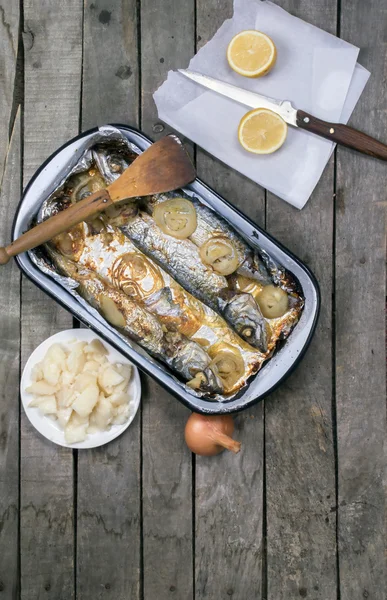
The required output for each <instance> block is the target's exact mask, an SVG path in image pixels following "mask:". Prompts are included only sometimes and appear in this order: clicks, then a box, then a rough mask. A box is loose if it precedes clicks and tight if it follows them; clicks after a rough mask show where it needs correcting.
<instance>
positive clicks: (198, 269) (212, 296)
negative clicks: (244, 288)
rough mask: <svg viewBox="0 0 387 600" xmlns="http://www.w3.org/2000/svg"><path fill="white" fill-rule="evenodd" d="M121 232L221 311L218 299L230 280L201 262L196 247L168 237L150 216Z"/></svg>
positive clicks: (131, 222) (130, 223)
mask: <svg viewBox="0 0 387 600" xmlns="http://www.w3.org/2000/svg"><path fill="white" fill-rule="evenodd" d="M120 229H121V231H122V232H123V233H124V234H125V235H127V236H128V238H129V239H130V240H131V241H132V242H133V243H134V244H135V246H137V248H139V249H140V250H141V251H142V252H144V254H146V255H147V256H150V257H151V258H152V259H153V260H155V261H156V262H157V263H158V264H159V265H160V266H161V267H162V268H163V269H164V270H165V271H167V273H169V275H170V276H171V277H173V278H174V279H176V281H178V282H179V283H180V285H182V286H183V287H184V288H185V289H186V290H188V291H189V292H190V293H191V294H192V295H193V296H196V298H199V300H201V301H202V302H204V303H205V304H208V306H210V307H211V308H212V309H213V310H219V307H218V296H219V294H220V292H221V291H222V290H224V289H226V288H227V279H226V278H225V277H223V276H222V275H218V274H217V273H215V272H214V271H213V270H212V269H211V268H209V267H207V266H206V265H204V264H203V263H202V262H201V260H200V257H199V251H198V248H197V246H195V244H193V243H192V242H191V241H190V240H178V239H176V238H173V237H171V236H169V235H165V234H164V233H163V232H162V231H161V229H159V227H158V226H157V225H156V223H155V222H154V220H153V219H152V217H150V216H149V215H148V214H147V213H140V215H138V216H137V217H135V218H133V219H129V220H128V221H127V223H126V224H125V225H124V226H122V227H120Z"/></svg>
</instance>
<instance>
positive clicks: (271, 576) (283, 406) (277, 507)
mask: <svg viewBox="0 0 387 600" xmlns="http://www.w3.org/2000/svg"><path fill="white" fill-rule="evenodd" d="M279 4H280V5H281V6H282V7H283V8H285V9H287V10H289V11H290V12H291V13H293V14H295V15H296V16H298V17H301V18H303V19H305V20H306V21H308V22H311V23H313V24H315V25H317V26H318V27H321V28H322V29H326V30H328V31H330V32H331V33H335V30H336V2H332V1H331V0H325V1H323V2H313V3H311V2H307V0H301V1H299V0H297V1H295V0H294V1H293V0H282V1H281V2H279ZM333 176H334V171H333V160H332V161H331V162H330V164H329V166H328V167H327V169H326V171H325V172H324V175H323V177H322V179H321V181H320V183H319V185H318V187H317V188H316V191H315V192H314V194H313V197H312V198H311V199H310V201H309V203H308V204H307V206H306V207H305V208H304V209H303V210H302V211H301V212H300V211H298V210H296V209H294V208H292V207H290V206H288V205H287V204H285V203H284V202H283V201H281V200H279V199H278V198H276V197H274V196H273V195H271V194H269V195H268V201H267V228H268V231H269V232H270V233H272V234H273V235H274V236H276V237H277V238H278V239H279V240H280V241H281V242H282V243H284V244H285V246H287V247H288V248H290V249H291V250H292V251H294V253H295V254H296V255H297V256H299V257H300V258H301V259H302V260H304V261H305V262H306V263H307V264H308V265H309V266H310V267H311V269H312V270H313V271H314V273H315V275H316V277H317V279H318V281H319V283H320V287H321V294H322V310H321V316H320V322H319V326H318V330H317V333H316V336H315V339H314V341H313V343H312V345H311V347H310V349H309V351H308V353H307V355H306V357H305V359H304V361H303V363H302V365H301V366H300V367H299V368H298V370H297V371H296V373H295V374H294V375H292V376H291V377H290V379H289V380H288V381H287V382H286V383H285V384H284V385H282V386H281V388H280V389H279V390H278V392H277V393H275V394H273V395H272V396H271V397H270V398H269V399H268V400H267V402H266V416H265V424H266V429H265V436H266V473H267V479H266V490H267V552H268V556H267V569H268V573H267V579H268V581H267V586H268V599H269V600H281V599H285V598H286V599H288V598H298V597H308V598H313V600H331V599H332V598H336V588H337V572H336V571H337V569H336V516H335V512H334V511H335V458H334V442H333V425H332V339H331V337H332V300H331V298H332V244H333V209H332V197H333V190H334V181H333Z"/></svg>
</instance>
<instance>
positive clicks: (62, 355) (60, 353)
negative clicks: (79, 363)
mask: <svg viewBox="0 0 387 600" xmlns="http://www.w3.org/2000/svg"><path fill="white" fill-rule="evenodd" d="M66 358H67V354H66V352H65V351H64V349H63V348H62V346H61V345H60V344H53V345H52V346H50V348H49V349H48V350H47V352H46V356H45V357H44V360H45V361H48V362H52V363H54V364H56V365H58V366H59V367H60V369H61V370H62V371H64V369H65V368H66Z"/></svg>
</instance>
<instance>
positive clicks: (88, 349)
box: [84, 339, 108, 356]
mask: <svg viewBox="0 0 387 600" xmlns="http://www.w3.org/2000/svg"><path fill="white" fill-rule="evenodd" d="M84 352H85V353H86V354H99V355H100V356H106V355H107V353H108V351H107V349H106V348H105V346H104V345H103V343H102V342H100V340H97V339H95V340H92V341H91V342H90V343H89V344H87V346H85V348H84Z"/></svg>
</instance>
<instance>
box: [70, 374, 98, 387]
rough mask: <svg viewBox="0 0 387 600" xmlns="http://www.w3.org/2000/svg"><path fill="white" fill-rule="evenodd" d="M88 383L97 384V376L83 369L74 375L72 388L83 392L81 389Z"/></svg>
mask: <svg viewBox="0 0 387 600" xmlns="http://www.w3.org/2000/svg"><path fill="white" fill-rule="evenodd" d="M90 385H94V386H96V385H97V377H96V376H95V375H93V373H87V372H85V371H84V372H83V373H79V375H77V376H76V378H75V381H74V385H73V388H74V390H75V391H76V392H83V390H84V389H86V388H87V387H89V386H90Z"/></svg>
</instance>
